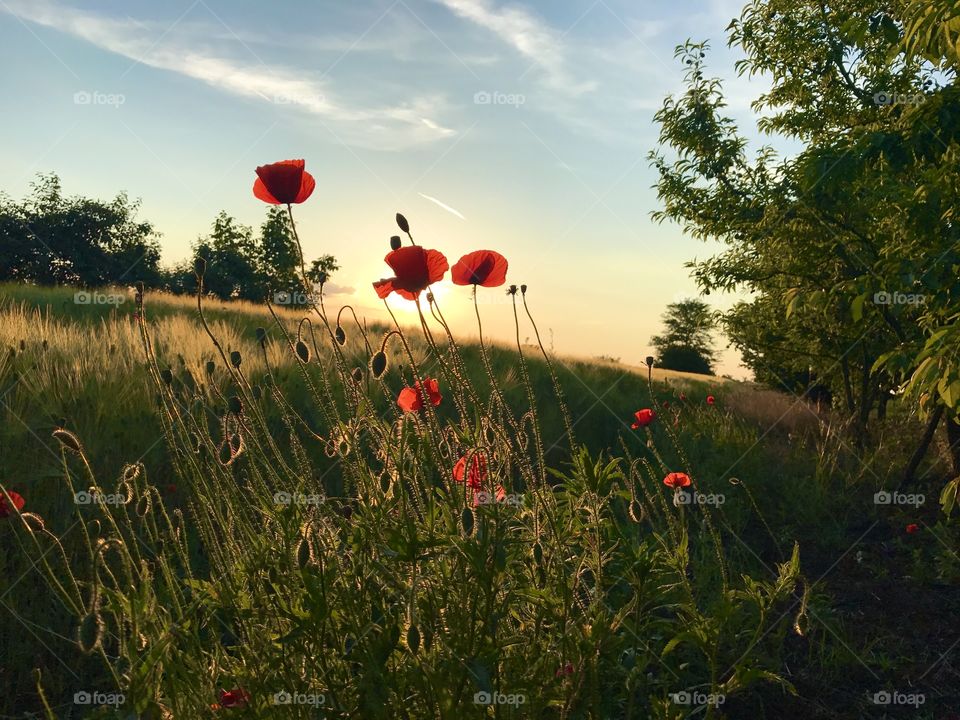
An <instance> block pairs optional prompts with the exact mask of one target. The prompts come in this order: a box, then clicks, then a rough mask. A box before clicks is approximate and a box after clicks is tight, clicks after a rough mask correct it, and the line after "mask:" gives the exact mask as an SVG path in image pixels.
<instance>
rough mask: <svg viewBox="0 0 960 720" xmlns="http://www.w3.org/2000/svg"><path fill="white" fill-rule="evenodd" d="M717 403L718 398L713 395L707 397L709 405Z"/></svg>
mask: <svg viewBox="0 0 960 720" xmlns="http://www.w3.org/2000/svg"><path fill="white" fill-rule="evenodd" d="M715 402H716V398H714V397H713V395H707V405H713V404H714V403H715Z"/></svg>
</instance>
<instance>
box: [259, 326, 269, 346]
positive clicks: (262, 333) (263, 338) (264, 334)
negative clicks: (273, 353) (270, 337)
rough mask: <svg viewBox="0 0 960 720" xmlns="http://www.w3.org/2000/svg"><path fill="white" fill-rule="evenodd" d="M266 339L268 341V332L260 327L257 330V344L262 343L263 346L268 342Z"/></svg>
mask: <svg viewBox="0 0 960 720" xmlns="http://www.w3.org/2000/svg"><path fill="white" fill-rule="evenodd" d="M266 339H267V331H266V330H264V329H263V328H262V327H258V328H257V342H258V343H260V344H261V345H263V343H264V342H266Z"/></svg>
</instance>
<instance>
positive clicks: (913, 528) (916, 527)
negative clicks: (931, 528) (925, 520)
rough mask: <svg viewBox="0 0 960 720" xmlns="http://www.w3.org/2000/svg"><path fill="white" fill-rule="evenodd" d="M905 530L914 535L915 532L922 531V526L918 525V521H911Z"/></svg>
mask: <svg viewBox="0 0 960 720" xmlns="http://www.w3.org/2000/svg"><path fill="white" fill-rule="evenodd" d="M905 530H906V531H907V533H909V534H910V535H913V534H914V533H915V532H919V531H920V526H919V525H917V524H916V523H910V524H909V525H907V527H906V528H905Z"/></svg>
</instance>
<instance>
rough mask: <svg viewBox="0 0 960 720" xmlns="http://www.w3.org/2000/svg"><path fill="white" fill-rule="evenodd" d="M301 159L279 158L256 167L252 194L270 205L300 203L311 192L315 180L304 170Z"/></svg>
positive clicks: (314, 185)
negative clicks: (279, 159) (276, 160)
mask: <svg viewBox="0 0 960 720" xmlns="http://www.w3.org/2000/svg"><path fill="white" fill-rule="evenodd" d="M304 165H305V163H304V161H303V160H281V161H280V162H275V163H271V164H269V165H261V166H260V167H258V168H257V180H256V182H255V183H253V194H254V195H255V196H257V197H258V198H260V199H261V200H263V201H264V202H267V203H270V204H272V205H290V204H295V203H302V202H303V201H304V200H306V199H307V198H308V197H310V195H311V194H312V193H313V189H314V187H316V181H315V180H314V179H313V175H311V174H310V173H308V172H307V171H306V170H304V169H303V168H304Z"/></svg>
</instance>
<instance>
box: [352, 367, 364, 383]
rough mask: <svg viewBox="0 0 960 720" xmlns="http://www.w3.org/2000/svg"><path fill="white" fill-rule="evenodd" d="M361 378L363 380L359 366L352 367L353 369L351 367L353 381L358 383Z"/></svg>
mask: <svg viewBox="0 0 960 720" xmlns="http://www.w3.org/2000/svg"><path fill="white" fill-rule="evenodd" d="M362 380H363V370H361V369H360V368H354V369H353V381H354V382H355V383H359V382H361V381H362Z"/></svg>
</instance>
